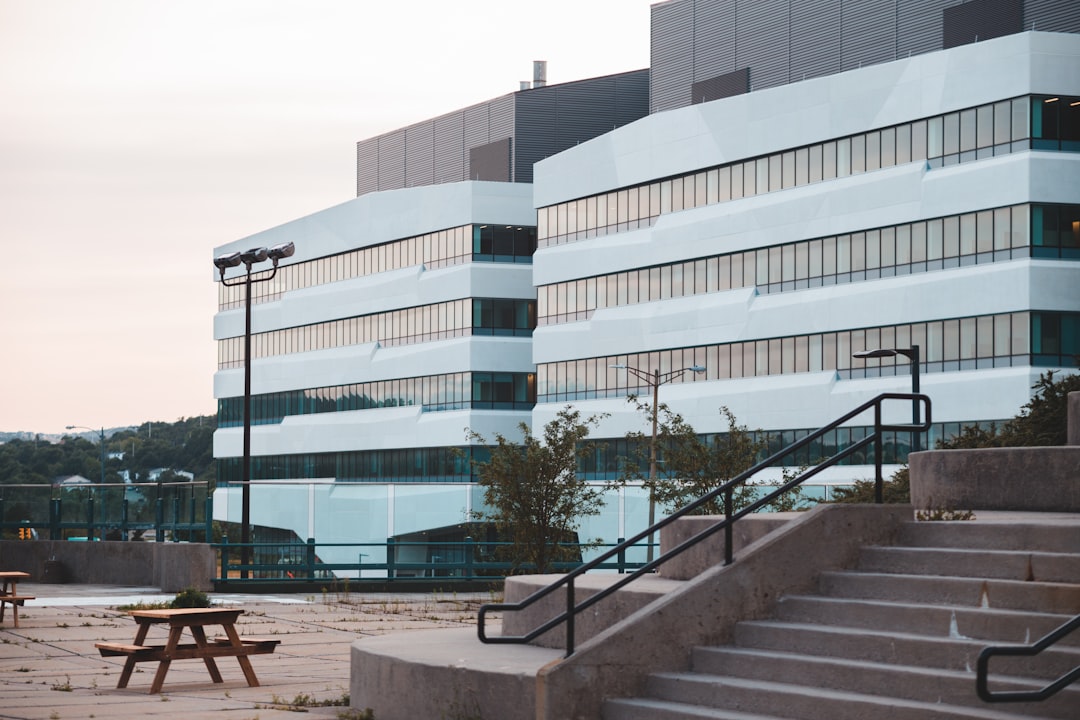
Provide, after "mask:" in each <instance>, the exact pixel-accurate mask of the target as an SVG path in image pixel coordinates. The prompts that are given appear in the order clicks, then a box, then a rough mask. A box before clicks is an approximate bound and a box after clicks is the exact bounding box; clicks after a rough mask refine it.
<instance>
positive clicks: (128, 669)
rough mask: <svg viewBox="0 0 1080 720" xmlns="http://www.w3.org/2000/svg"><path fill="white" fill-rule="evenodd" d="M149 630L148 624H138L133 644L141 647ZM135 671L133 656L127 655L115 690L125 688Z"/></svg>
mask: <svg viewBox="0 0 1080 720" xmlns="http://www.w3.org/2000/svg"><path fill="white" fill-rule="evenodd" d="M149 630H150V625H149V624H148V623H139V629H138V630H136V631H135V644H136V645H142V644H143V641H145V640H146V633H147V631H149ZM134 670H135V656H134V655H128V656H127V659H126V660H124V670H123V671H122V672H121V673H120V682H118V683H116V687H117V689H121V688H126V687H127V684H128V680H131V673H132V672H134Z"/></svg>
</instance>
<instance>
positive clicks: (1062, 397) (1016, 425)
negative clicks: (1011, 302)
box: [938, 370, 1080, 450]
mask: <svg viewBox="0 0 1080 720" xmlns="http://www.w3.org/2000/svg"><path fill="white" fill-rule="evenodd" d="M1031 389H1032V390H1034V391H1035V394H1034V395H1033V396H1032V398H1031V400H1029V401H1028V402H1027V404H1025V405H1024V406H1023V407H1022V408H1020V412H1019V413H1018V414H1017V415H1016V416H1015V417H1013V418H1012V419H1011V420H1007V421H1006V422H1005V423H1003V424H1002V425H1001V426H1000V427H999V426H998V425H996V424H991V425H989V426H985V427H984V426H978V425H968V426H966V427H964V428H963V429H962V430H961V431H960V434H959V435H957V436H956V437H954V438H950V439H949V440H946V441H942V442H939V443H938V448H939V449H942V450H959V449H964V448H986V447H1043V446H1049V445H1064V444H1065V443H1066V435H1067V431H1068V398H1069V393H1070V392H1080V374H1078V373H1074V374H1070V375H1066V376H1065V377H1062V378H1059V379H1056V380H1055V379H1054V371H1053V370H1048V371H1047V372H1046V373H1044V374H1043V375H1040V376H1039V379H1038V381H1036V383H1035V384H1034V385H1032V386H1031Z"/></svg>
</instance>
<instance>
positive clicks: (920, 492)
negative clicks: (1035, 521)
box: [909, 393, 1080, 512]
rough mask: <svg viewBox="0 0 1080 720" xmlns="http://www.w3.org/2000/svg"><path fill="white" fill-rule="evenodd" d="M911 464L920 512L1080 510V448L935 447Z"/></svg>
mask: <svg viewBox="0 0 1080 720" xmlns="http://www.w3.org/2000/svg"><path fill="white" fill-rule="evenodd" d="M1078 394H1080V393H1070V401H1071V400H1072V399H1073V398H1072V395H1078ZM909 463H910V465H909V467H910V473H911V504H912V505H913V506H914V507H915V508H916V509H919V510H937V509H950V510H976V511H977V510H1010V511H1030V512H1080V446H1061V447H1035V448H985V449H976V450H930V451H927V452H920V453H912V454H911V457H910V459H909Z"/></svg>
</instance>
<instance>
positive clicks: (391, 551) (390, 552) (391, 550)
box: [386, 538, 397, 582]
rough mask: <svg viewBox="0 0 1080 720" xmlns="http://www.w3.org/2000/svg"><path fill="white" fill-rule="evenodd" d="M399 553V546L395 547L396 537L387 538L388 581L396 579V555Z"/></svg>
mask: <svg viewBox="0 0 1080 720" xmlns="http://www.w3.org/2000/svg"><path fill="white" fill-rule="evenodd" d="M396 554H397V548H395V547H394V538H386V581H387V582H391V581H393V579H394V562H395V558H394V556H395V555H396Z"/></svg>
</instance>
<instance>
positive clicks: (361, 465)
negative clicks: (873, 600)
mask: <svg viewBox="0 0 1080 720" xmlns="http://www.w3.org/2000/svg"><path fill="white" fill-rule="evenodd" d="M965 424H976V423H955V422H954V423H935V424H933V425H932V426H931V427H930V430H929V431H928V432H927V433H925V434H924V435H923V438H924V439H923V441H922V445H921V446H922V447H924V448H925V447H934V446H935V445H936V444H937V442H938V441H939V440H945V439H949V438H952V437H955V436H956V435H959V434H960V431H961V429H962V427H963V426H964V425H965ZM982 424H986V423H982ZM810 432H811V431H810V430H776V431H767V432H762V431H756V432H753V433H752V435H753V436H754V438H755V439H759V440H764V441H765V448H764V449H763V450H762V451H761V453H760V454H759V457H758V459H759V460H763V459H764V458H766V457H768V456H770V455H772V454H774V453H776V452H778V451H779V450H780V449H782V448H784V447H786V446H788V445H790V444H791V443H793V442H795V441H796V440H798V439H801V438H803V437H805V436H806V435H809V434H810ZM870 432H872V428H871V427H863V426H851V427H843V428H838V429H836V430H834V431H832V432H831V433H828V434H827V435H825V436H824V437H822V439H821V440H819V441H818V442H816V443H813V444H812V445H810V446H809V447H807V448H806V449H805V451H803V452H801V453H799V454H798V455H797V456H794V455H793V456H789V457H786V458H784V459H783V464H784V465H786V466H789V467H801V466H803V465H811V464H813V463H814V462H816V461H818V460H820V459H821V458H824V457H828V456H830V455H834V454H835V453H836V452H837V451H839V450H842V449H844V448H846V447H850V446H851V445H852V444H854V443H856V442H858V441H859V440H862V439H863V438H865V437H866V436H867V435H868V434H869V433H870ZM717 437H718V435H716V434H706V435H702V438H703V439H704V440H705V441H706V442H712V441H714V440H715V439H716V438H717ZM910 439H911V434H910V433H906V432H890V433H886V436H885V438H884V441H883V450H884V454H883V457H882V461H883V462H885V463H887V464H895V463H903V462H906V461H907V454H908V450H909V449H910ZM590 441H591V442H593V443H594V446H595V451H594V452H593V454H592V455H591V456H589V457H587V458H582V459H581V460H580V461H579V464H578V474H579V475H580V476H581V477H582V478H583V479H585V480H589V481H599V480H611V479H615V478H618V477H620V476H621V475H620V470H621V469H622V468H623V466H624V459H626V458H630V457H640V456H641V454H640V453H635V452H633V448H631V447H630V443H629V442H628V441H627V440H626V438H600V439H596V440H590ZM872 452H873V451H872V450H864V451H863V453H862V454H859V453H855V454H853V455H851V456H849V457H848V458H846V459H845V460H844V461H842V462H841V463H840V464H841V465H865V464H870V463H873V461H874V458H873V456H872V454H870V453H872ZM489 459H490V453H489V452H488V450H487V448H485V447H482V446H476V445H473V446H462V447H453V448H451V447H437V448H409V449H398V450H364V451H355V452H342V453H316V454H302V455H270V456H265V455H264V456H255V457H252V458H251V479H252V480H311V479H316V478H335V479H336V480H338V481H343V482H397V483H406V482H416V483H421V482H422V483H430V482H477V481H478V478H477V477H476V476H475V475H474V474H473V473H472V462H473V461H474V460H475V461H477V462H486V461H487V460H489ZM217 477H218V482H219V483H220V484H229V483H238V482H240V480H241V465H240V458H220V459H219V460H218V461H217Z"/></svg>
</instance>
